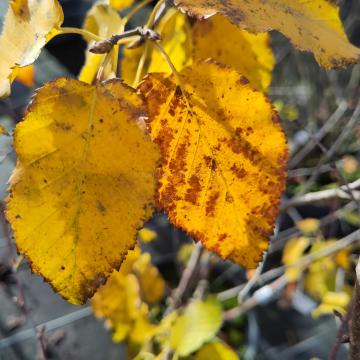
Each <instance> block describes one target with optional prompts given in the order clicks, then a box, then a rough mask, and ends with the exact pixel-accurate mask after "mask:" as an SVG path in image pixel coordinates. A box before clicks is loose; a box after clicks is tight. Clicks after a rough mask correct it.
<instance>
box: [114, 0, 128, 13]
mask: <svg viewBox="0 0 360 360" xmlns="http://www.w3.org/2000/svg"><path fill="white" fill-rule="evenodd" d="M109 2H110V6H111V7H113V8H114V9H116V10H118V11H121V10H124V9H126V8H128V7H130V6H131V5H132V4H133V3H134V0H109Z"/></svg>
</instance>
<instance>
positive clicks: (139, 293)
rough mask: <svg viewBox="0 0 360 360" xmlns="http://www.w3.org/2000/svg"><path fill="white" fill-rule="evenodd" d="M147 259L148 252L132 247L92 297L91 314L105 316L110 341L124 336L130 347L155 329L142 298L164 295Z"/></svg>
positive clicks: (155, 298)
mask: <svg viewBox="0 0 360 360" xmlns="http://www.w3.org/2000/svg"><path fill="white" fill-rule="evenodd" d="M150 260H151V258H150V255H149V254H147V253H144V254H141V253H140V249H139V248H138V247H137V246H136V247H135V249H134V250H131V251H129V252H128V254H127V256H126V259H125V261H124V262H123V263H122V265H121V268H120V270H119V271H114V272H113V273H112V274H111V276H110V278H109V280H108V281H107V283H106V284H105V285H104V286H102V287H100V289H99V290H98V291H97V293H96V294H95V295H94V297H93V299H92V307H93V311H94V313H95V315H96V316H97V317H100V318H105V319H106V321H107V323H108V324H109V327H110V328H111V329H112V330H113V339H114V341H123V340H125V339H126V338H127V339H128V340H129V342H130V343H131V346H132V347H137V346H138V345H139V344H140V343H142V342H144V340H145V338H146V337H148V336H151V335H153V333H154V330H155V328H156V326H155V325H153V324H151V323H150V321H149V320H148V306H147V304H145V303H144V302H143V301H144V300H145V301H147V302H149V303H154V302H156V301H158V300H160V299H161V297H162V296H163V294H164V289H165V282H164V280H163V278H162V277H161V275H160V274H159V272H158V270H157V269H156V268H155V267H154V266H153V265H152V264H151V262H150Z"/></svg>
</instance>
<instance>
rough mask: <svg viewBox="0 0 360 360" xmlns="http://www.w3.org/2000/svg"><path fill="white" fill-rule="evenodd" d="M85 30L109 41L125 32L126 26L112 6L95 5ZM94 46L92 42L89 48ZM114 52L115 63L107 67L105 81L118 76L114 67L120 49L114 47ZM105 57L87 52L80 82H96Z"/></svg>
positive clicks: (85, 24)
mask: <svg viewBox="0 0 360 360" xmlns="http://www.w3.org/2000/svg"><path fill="white" fill-rule="evenodd" d="M84 29H85V30H88V31H90V32H92V33H94V34H96V35H99V36H100V37H102V38H105V39H107V38H110V37H111V36H112V35H114V34H119V33H121V32H123V30H124V24H123V22H122V21H121V18H120V16H119V15H118V13H117V12H116V11H115V10H114V9H112V8H111V7H110V6H108V5H106V4H103V3H95V4H94V5H93V7H92V8H91V9H90V10H89V12H88V13H87V16H86V19H85V23H84ZM93 44H94V41H91V42H90V43H89V46H88V48H89V47H91V46H92V45H93ZM112 51H113V54H112V57H113V62H112V63H111V62H110V63H109V64H108V65H107V66H106V67H105V69H104V74H103V78H104V79H109V78H110V77H115V76H116V68H114V66H115V64H117V58H118V51H119V47H118V46H114V48H113V50H112ZM105 56H106V55H105V54H93V53H91V52H89V51H87V52H86V58H85V64H84V66H83V68H82V69H81V72H80V75H79V80H81V81H84V82H87V83H89V84H91V83H92V82H93V81H94V79H95V77H96V74H97V72H98V70H99V68H100V66H101V64H102V63H103V62H104V59H105Z"/></svg>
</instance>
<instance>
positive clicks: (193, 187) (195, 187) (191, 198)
mask: <svg viewBox="0 0 360 360" xmlns="http://www.w3.org/2000/svg"><path fill="white" fill-rule="evenodd" d="M189 185H190V188H189V189H187V191H186V194H185V200H186V201H188V202H190V203H192V204H194V205H195V204H197V201H198V198H199V194H200V192H201V184H200V179H199V177H198V176H197V175H192V176H191V177H190V180H189Z"/></svg>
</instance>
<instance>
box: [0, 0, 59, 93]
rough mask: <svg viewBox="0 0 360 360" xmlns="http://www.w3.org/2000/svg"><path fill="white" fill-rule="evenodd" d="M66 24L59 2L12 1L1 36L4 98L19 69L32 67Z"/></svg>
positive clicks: (0, 80) (0, 90)
mask: <svg viewBox="0 0 360 360" xmlns="http://www.w3.org/2000/svg"><path fill="white" fill-rule="evenodd" d="M62 22H63V12H62V9H61V6H60V4H59V3H58V1H57V0H12V1H10V6H9V9H8V12H7V14H6V16H5V20H4V24H3V30H2V33H1V36H0V48H1V49H2V51H1V53H0V98H1V97H5V96H8V95H9V94H10V85H11V82H12V81H13V80H14V78H15V76H14V75H13V71H14V69H16V67H24V66H27V65H30V64H32V63H33V62H34V61H35V60H36V59H37V57H38V56H39V54H40V51H41V49H42V48H43V47H44V46H45V44H46V41H47V37H48V36H49V34H50V33H51V32H52V31H54V30H56V29H58V28H59V27H60V25H61V24H62Z"/></svg>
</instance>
